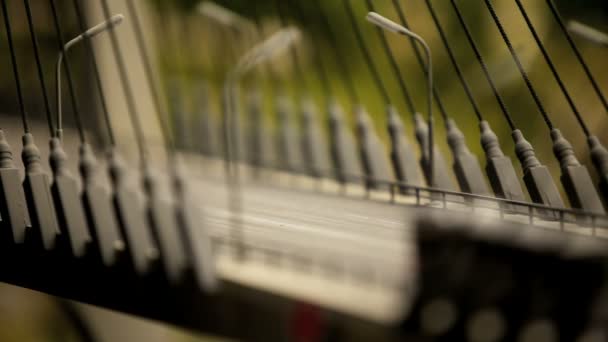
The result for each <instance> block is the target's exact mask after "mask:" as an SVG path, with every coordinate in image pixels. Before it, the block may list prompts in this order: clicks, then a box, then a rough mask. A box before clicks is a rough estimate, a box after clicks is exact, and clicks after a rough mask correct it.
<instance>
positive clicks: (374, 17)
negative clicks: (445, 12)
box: [366, 12, 435, 187]
mask: <svg viewBox="0 0 608 342" xmlns="http://www.w3.org/2000/svg"><path fill="white" fill-rule="evenodd" d="M366 19H367V20H368V21H369V22H371V23H372V24H374V25H376V26H378V27H380V28H383V29H385V30H387V31H391V32H393V33H397V34H401V35H405V36H408V37H410V38H413V39H414V40H416V41H417V42H418V43H419V44H420V45H422V47H423V48H424V52H425V54H426V60H427V62H426V68H427V73H426V75H427V85H428V90H427V105H428V119H427V120H428V126H429V144H428V149H429V150H428V154H429V165H428V170H427V173H428V176H429V186H430V187H433V186H434V185H435V182H434V179H433V167H434V165H435V164H434V156H433V154H434V152H433V150H434V146H433V145H434V144H433V142H434V139H433V113H432V110H433V59H432V56H431V49H430V48H429V45H428V44H427V43H426V41H425V40H424V39H423V38H422V37H420V36H419V35H417V34H416V33H414V32H412V31H410V30H409V29H407V28H406V27H404V26H402V25H399V24H397V23H395V22H394V21H392V20H389V19H387V18H385V17H383V16H381V15H380V14H378V13H376V12H369V13H368V14H367V16H366Z"/></svg>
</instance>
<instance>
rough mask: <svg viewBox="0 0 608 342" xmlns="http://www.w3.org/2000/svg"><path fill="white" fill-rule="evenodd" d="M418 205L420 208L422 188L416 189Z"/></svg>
mask: <svg viewBox="0 0 608 342" xmlns="http://www.w3.org/2000/svg"><path fill="white" fill-rule="evenodd" d="M415 193H416V205H417V206H420V188H416V191H415Z"/></svg>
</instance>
